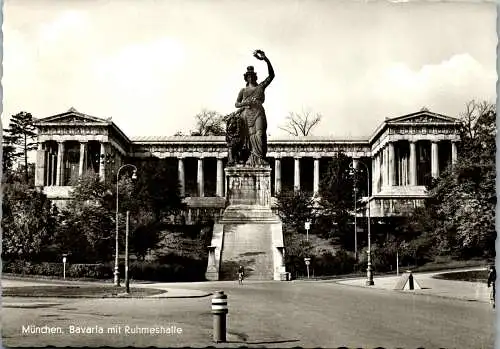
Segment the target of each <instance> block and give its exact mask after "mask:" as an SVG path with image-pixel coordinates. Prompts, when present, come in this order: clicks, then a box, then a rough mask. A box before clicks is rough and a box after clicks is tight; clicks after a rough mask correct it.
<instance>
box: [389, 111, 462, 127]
mask: <svg viewBox="0 0 500 349" xmlns="http://www.w3.org/2000/svg"><path fill="white" fill-rule="evenodd" d="M436 122H439V123H450V124H455V123H457V122H459V120H458V119H456V118H452V117H449V116H445V115H441V114H437V113H432V112H430V111H420V112H418V113H414V114H409V115H404V116H399V117H396V118H391V119H387V123H388V124H393V123H398V124H399V123H419V124H428V123H436Z"/></svg>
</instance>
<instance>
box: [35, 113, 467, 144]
mask: <svg viewBox="0 0 500 349" xmlns="http://www.w3.org/2000/svg"><path fill="white" fill-rule="evenodd" d="M459 124H460V120H459V119H456V118H452V117H449V116H446V115H442V114H438V113H434V112H431V111H429V110H427V109H422V110H420V111H418V112H416V113H411V114H407V115H403V116H398V117H393V118H386V119H385V121H384V122H383V123H381V124H380V125H379V126H378V127H377V128H376V129H375V131H374V132H373V134H372V135H371V136H370V137H338V136H269V138H268V141H269V143H270V144H301V143H308V144H318V145H320V144H331V143H337V144H342V143H349V144H352V143H357V144H360V145H366V146H369V145H371V144H373V143H374V142H375V141H377V139H378V138H379V137H380V136H381V135H382V134H383V133H384V132H385V130H386V129H387V128H389V127H391V126H394V127H396V126H423V125H436V126H446V125H449V126H451V127H456V126H458V125H459ZM79 125H81V126H87V127H92V126H100V127H102V126H104V127H109V128H110V129H111V130H112V131H113V132H114V133H115V134H117V135H118V137H120V138H122V140H123V141H125V143H127V144H129V145H130V144H132V143H134V144H155V143H156V144H159V143H174V144H183V143H184V144H185V143H188V144H189V143H191V144H219V143H220V144H225V137H224V136H139V137H130V138H129V137H127V136H126V135H125V134H124V133H123V132H122V131H121V130H120V128H119V127H118V126H117V125H116V124H114V123H113V122H112V120H111V118H106V119H104V118H99V117H95V116H91V115H87V114H84V113H81V112H79V111H77V110H76V109H75V108H70V109H69V110H68V111H67V112H64V113H61V114H57V115H53V116H49V117H46V118H41V119H37V121H36V122H35V126H37V127H39V128H50V127H51V126H54V127H57V126H79Z"/></svg>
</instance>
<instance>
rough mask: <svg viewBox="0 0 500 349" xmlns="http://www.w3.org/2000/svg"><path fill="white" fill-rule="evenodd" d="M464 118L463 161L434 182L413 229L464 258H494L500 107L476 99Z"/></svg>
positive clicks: (459, 156)
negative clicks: (498, 116) (499, 109)
mask: <svg viewBox="0 0 500 349" xmlns="http://www.w3.org/2000/svg"><path fill="white" fill-rule="evenodd" d="M461 118H462V122H463V123H462V139H461V146H460V150H459V154H458V160H457V163H456V164H455V165H454V166H452V167H449V168H448V169H447V170H446V171H444V172H443V173H442V174H441V176H440V177H439V178H438V179H437V180H435V181H433V183H432V185H431V186H430V187H429V194H430V197H429V199H427V200H426V207H425V208H424V209H421V210H419V211H417V212H416V214H415V216H414V222H413V223H414V224H413V225H414V227H415V229H417V230H418V229H419V228H420V230H423V229H425V230H427V231H431V232H432V236H431V238H432V239H434V245H435V246H440V249H441V250H442V251H449V253H453V254H456V255H459V256H463V257H471V256H487V257H493V256H494V255H495V238H496V231H495V206H496V187H495V179H496V173H495V149H496V147H495V136H496V125H495V121H496V110H495V106H494V105H493V104H491V103H487V102H476V101H471V102H469V103H467V105H466V108H465V111H464V113H463V114H462V115H461ZM423 232H425V231H423ZM423 232H422V233H423Z"/></svg>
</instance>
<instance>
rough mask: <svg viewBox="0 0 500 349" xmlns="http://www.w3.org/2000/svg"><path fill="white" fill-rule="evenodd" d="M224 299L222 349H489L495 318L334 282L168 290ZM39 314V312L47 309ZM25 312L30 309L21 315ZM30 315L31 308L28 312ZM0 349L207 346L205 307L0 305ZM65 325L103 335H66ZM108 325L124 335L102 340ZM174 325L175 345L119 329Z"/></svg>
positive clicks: (136, 302) (483, 309) (455, 304)
mask: <svg viewBox="0 0 500 349" xmlns="http://www.w3.org/2000/svg"><path fill="white" fill-rule="evenodd" d="M171 286H172V287H179V288H193V289H202V290H207V291H214V290H218V289H222V290H224V291H225V292H226V293H227V294H228V297H229V306H230V314H229V317H228V326H229V328H228V331H229V336H228V340H229V343H225V344H219V345H218V346H221V347H237V346H241V345H248V346H250V347H297V346H300V347H315V346H321V347H338V346H347V347H363V348H373V347H377V346H381V347H385V348H395V347H404V348H417V347H425V348H439V347H446V348H478V349H479V348H488V349H489V348H492V347H493V342H494V333H495V329H494V317H495V313H494V311H493V310H492V309H491V307H490V306H489V304H487V303H482V302H467V301H463V300H456V299H447V298H440V297H433V296H428V295H417V294H403V293H399V292H392V291H388V290H382V289H367V288H362V287H355V286H350V285H343V284H338V283H333V282H300V281H296V282H292V283H279V282H252V283H247V284H245V285H243V286H238V285H237V284H236V283H235V282H219V283H208V282H207V283H194V284H181V285H178V286H177V285H171ZM44 304H45V305H44ZM25 306H31V308H24V307H25ZM33 307H35V308H33ZM3 308H4V309H3V314H2V315H3V316H2V327H3V341H4V344H5V345H6V346H46V345H55V346H61V345H68V346H81V345H88V346H104V345H109V346H136V347H141V346H162V347H166V346H183V345H190V346H208V345H212V344H213V343H212V342H211V327H212V315H211V314H210V298H209V297H206V298H191V299H47V298H45V299H25V298H10V297H9V298H5V299H4V300H3ZM27 324H35V325H37V326H43V325H48V326H60V327H61V328H62V329H63V330H64V331H65V332H66V333H64V334H52V335H49V334H37V335H34V334H30V335H26V334H25V335H23V334H22V330H21V329H22V326H23V325H25V326H26V325H27ZM69 325H80V326H92V327H94V326H96V325H97V326H102V327H103V329H104V331H105V333H103V334H70V333H67V332H68V326H69ZM113 325H119V326H121V327H122V334H108V333H106V330H107V328H108V327H111V326H113ZM173 325H175V326H176V327H177V328H182V331H183V332H182V333H181V334H174V335H168V334H163V335H148V334H135V335H133V334H131V335H127V334H125V333H124V332H123V331H125V326H131V327H135V326H139V327H145V326H163V327H164V328H170V329H172V327H171V326H173Z"/></svg>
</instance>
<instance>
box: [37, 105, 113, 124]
mask: <svg viewBox="0 0 500 349" xmlns="http://www.w3.org/2000/svg"><path fill="white" fill-rule="evenodd" d="M109 122H110V119H101V118H97V117H95V116H90V115H87V114H83V113H80V112H78V111H77V110H76V109H74V108H71V109H70V110H68V111H67V112H65V113H62V114H57V115H53V116H49V117H46V118H43V119H39V120H38V122H37V123H39V124H45V123H50V124H86V123H93V124H95V123H102V124H109Z"/></svg>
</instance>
